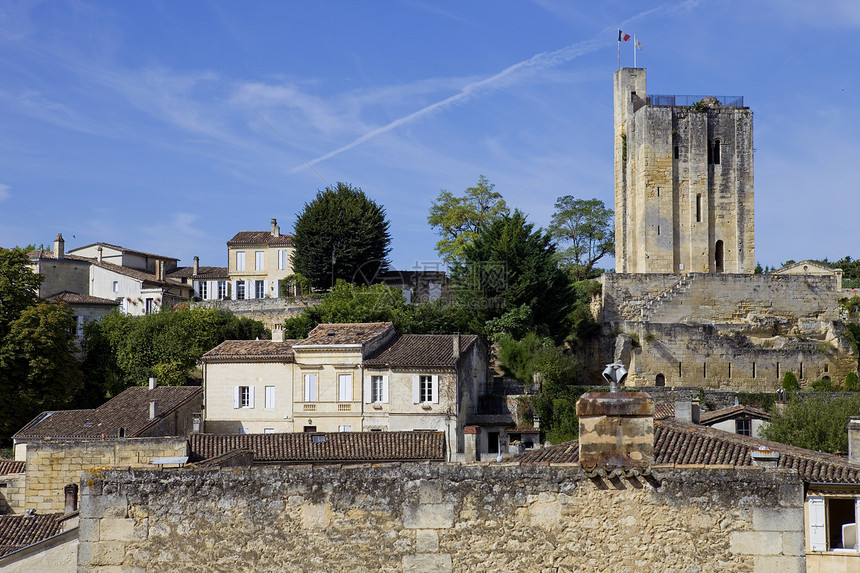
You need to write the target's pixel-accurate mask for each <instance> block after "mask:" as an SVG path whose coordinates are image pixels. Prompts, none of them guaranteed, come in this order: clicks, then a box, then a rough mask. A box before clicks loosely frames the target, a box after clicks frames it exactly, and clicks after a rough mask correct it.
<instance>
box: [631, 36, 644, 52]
mask: <svg viewBox="0 0 860 573" xmlns="http://www.w3.org/2000/svg"><path fill="white" fill-rule="evenodd" d="M633 43H634V44H636V47H637V48H639V49H640V50H641V49H642V44H640V43H639V38H637V37H636V36H633Z"/></svg>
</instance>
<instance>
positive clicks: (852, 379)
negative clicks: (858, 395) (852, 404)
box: [845, 372, 860, 392]
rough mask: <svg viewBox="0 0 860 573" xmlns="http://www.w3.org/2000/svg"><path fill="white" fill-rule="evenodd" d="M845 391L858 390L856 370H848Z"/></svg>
mask: <svg viewBox="0 0 860 573" xmlns="http://www.w3.org/2000/svg"><path fill="white" fill-rule="evenodd" d="M845 391H846V392H860V379H858V378H857V373H856V372H849V373H848V376H846V377H845Z"/></svg>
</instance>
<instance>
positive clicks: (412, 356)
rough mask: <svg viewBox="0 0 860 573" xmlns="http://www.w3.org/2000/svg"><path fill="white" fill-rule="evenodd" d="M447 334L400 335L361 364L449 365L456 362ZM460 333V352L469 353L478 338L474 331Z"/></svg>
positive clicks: (449, 337)
mask: <svg viewBox="0 0 860 573" xmlns="http://www.w3.org/2000/svg"><path fill="white" fill-rule="evenodd" d="M455 336H458V335H451V334H404V335H402V336H400V337H399V338H398V339H397V340H396V341H394V343H393V344H390V345H387V346H386V347H385V348H382V349H380V350H379V351H378V352H376V353H375V354H374V355H373V356H371V357H370V358H368V359H367V360H365V361H364V365H365V366H386V365H387V366H395V367H396V366H449V367H453V366H454V365H455V364H456V363H457V359H458V358H459V356H457V357H455V356H454V337H455ZM459 336H460V355H463V354H464V353H466V352H467V351H468V352H471V347H472V344H474V343H475V341H476V340H477V339H478V337H477V336H475V335H474V334H464V335H459Z"/></svg>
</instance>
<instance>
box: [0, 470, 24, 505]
mask: <svg viewBox="0 0 860 573" xmlns="http://www.w3.org/2000/svg"><path fill="white" fill-rule="evenodd" d="M25 487H26V482H25V474H15V475H9V476H2V477H0V515H6V514H12V513H21V512H23V511H24V493H25V491H24V490H25Z"/></svg>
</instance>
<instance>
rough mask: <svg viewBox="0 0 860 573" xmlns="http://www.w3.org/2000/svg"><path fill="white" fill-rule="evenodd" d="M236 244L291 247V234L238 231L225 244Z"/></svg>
mask: <svg viewBox="0 0 860 573" xmlns="http://www.w3.org/2000/svg"><path fill="white" fill-rule="evenodd" d="M236 245H269V246H270V247H274V246H283V247H292V246H293V236H292V235H278V236H277V237H276V236H274V235H272V233H271V231H239V232H238V233H236V234H235V235H234V236H233V238H232V239H230V240H229V241H227V246H236Z"/></svg>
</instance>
